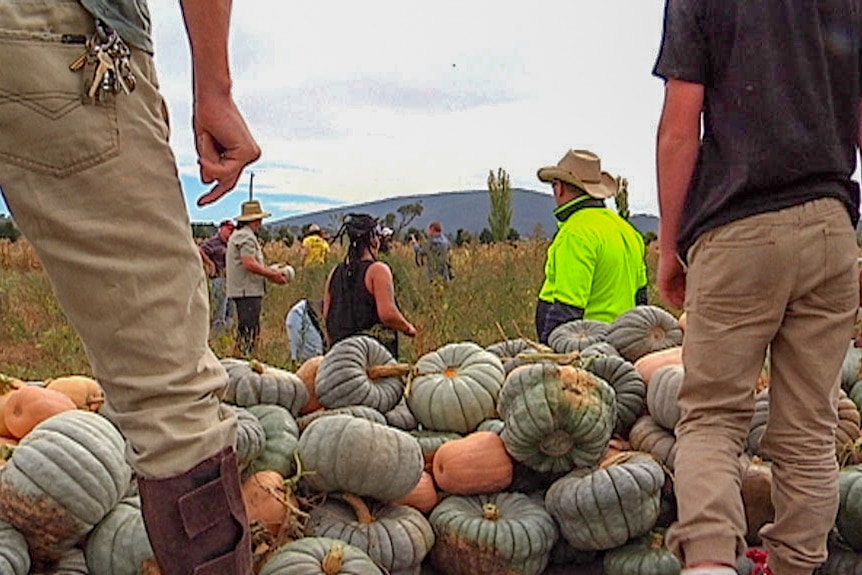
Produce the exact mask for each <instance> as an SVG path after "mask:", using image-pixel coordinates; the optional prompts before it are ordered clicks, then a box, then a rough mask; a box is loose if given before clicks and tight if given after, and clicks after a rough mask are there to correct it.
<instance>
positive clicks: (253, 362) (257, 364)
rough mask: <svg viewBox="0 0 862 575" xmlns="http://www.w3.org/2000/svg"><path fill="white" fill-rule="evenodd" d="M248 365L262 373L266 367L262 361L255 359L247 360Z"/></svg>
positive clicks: (256, 371) (254, 370)
mask: <svg viewBox="0 0 862 575" xmlns="http://www.w3.org/2000/svg"><path fill="white" fill-rule="evenodd" d="M248 366H249V367H250V368H251V370H252V371H253V372H255V373H263V372H264V370H265V369H266V365H264V363H263V362H262V361H258V360H256V359H252V360H249V362H248Z"/></svg>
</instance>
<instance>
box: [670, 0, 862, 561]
mask: <svg viewBox="0 0 862 575" xmlns="http://www.w3.org/2000/svg"><path fill="white" fill-rule="evenodd" d="M791 30H792V33H790V31H791ZM654 74H655V75H657V76H659V77H660V78H662V79H663V80H664V81H665V96H664V106H663V109H662V114H661V120H660V122H659V129H658V145H657V167H658V191H659V207H660V210H661V226H660V230H659V237H658V240H659V248H660V256H659V265H658V286H659V290H660V292H661V295H662V298H663V299H664V300H665V301H666V302H667V303H668V304H670V305H672V306H674V307H683V305H684V306H685V310H686V317H687V324H686V332H685V377H684V379H683V383H682V386H681V388H680V390H679V398H678V399H679V405H680V408H681V411H682V419H681V420H680V421H679V423H678V424H677V426H676V430H675V433H676V437H677V443H676V447H677V453H676V458H675V461H674V466H675V472H676V473H675V481H674V487H675V490H676V494H677V502H678V507H679V521H678V523H676V524H675V525H673V526H672V527H671V529H670V530H669V531H668V538H667V542H668V547H669V548H670V549H671V551H673V552H674V553H676V554H677V555H678V556H679V557H680V558H681V559H683V561H684V563H685V568H684V569H683V570H682V572H683V573H684V574H686V575H689V574H691V575H723V574H725V573H726V574H727V575H733V573H734V569H733V564H734V561H735V559H736V557H737V555H738V554H739V553H741V552H742V551H744V550H745V539H744V536H745V533H746V524H745V513H744V509H743V501H742V497H741V495H740V491H739V485H740V481H741V477H740V473H741V472H740V465H739V459H738V458H739V454H740V453H741V452H742V451H743V447H744V444H745V439H746V436H747V434H748V431H749V424H750V422H751V417H752V414H753V413H754V386H755V381H756V380H757V377H758V374H759V373H760V372H761V369H762V368H763V364H764V361H765V359H766V357H767V356H768V357H769V358H770V360H769V361H770V365H771V371H770V374H771V380H770V386H769V425H768V426H767V428H766V432H765V433H764V434H763V438H762V441H761V444H760V446H761V449H763V450H764V451H765V452H767V453H768V454H769V456H770V459H771V460H772V462H773V464H772V476H773V485H772V502H773V504H774V506H775V518H774V520H773V521H770V522H769V523H767V524H766V526H764V527H763V528H762V529H761V530H760V532H759V535H760V537H761V538H762V540H763V543H764V546H765V548H766V551H767V552H768V561H767V563H768V566H765V567H764V566H762V565H761V566H760V567H759V569H758V571H757V572H758V573H763V574H764V575H767V574H770V573H774V575H811V573H812V572H813V571H815V570H816V569H817V567H818V565H820V564H821V563H822V562H823V561H824V560H825V559H826V557H827V539H828V535H829V531H830V530H831V528H832V526H833V525H834V523H835V515H836V512H837V511H838V506H839V490H838V466H837V464H836V458H835V426H836V422H837V421H838V413H837V406H838V393H839V390H840V387H839V384H838V383H839V373H840V372H841V365H842V361H843V360H844V357H845V354H846V351H847V345H848V341H849V340H850V339H851V338H852V337H853V336H852V334H853V322H854V318H855V316H856V310H857V307H858V305H859V292H858V289H857V285H856V282H857V263H856V256H857V251H858V249H857V245H856V233H855V229H854V228H855V226H856V224H857V221H858V219H859V186H858V183H857V182H855V181H853V179H852V176H853V173H854V170H855V169H856V165H857V164H856V159H857V157H858V149H859V138H860V124H859V122H860V105H862V7H860V3H859V2H858V1H857V0H823V1H818V2H802V1H799V0H776V1H770V2H747V1H744V0H722V1H720V2H711V1H705V0H685V1H677V0H670V1H669V2H667V7H666V11H665V22H664V35H663V40H662V44H661V49H660V53H659V56H658V60H657V63H656V66H655V69H654ZM755 551H756V550H755ZM752 555H754V558H755V559H756V560H758V559H759V558H760V557H762V554H761V553H752Z"/></svg>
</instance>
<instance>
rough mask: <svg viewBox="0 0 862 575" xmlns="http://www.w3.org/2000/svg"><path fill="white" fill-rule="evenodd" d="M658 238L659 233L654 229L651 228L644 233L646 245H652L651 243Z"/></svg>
mask: <svg viewBox="0 0 862 575" xmlns="http://www.w3.org/2000/svg"><path fill="white" fill-rule="evenodd" d="M657 239H658V234H657V233H655V232H654V231H652V230H649V231H648V232H647V233H645V234H644V243H645V244H646V245H650V244H651V243H653V242H654V241H656V240H657Z"/></svg>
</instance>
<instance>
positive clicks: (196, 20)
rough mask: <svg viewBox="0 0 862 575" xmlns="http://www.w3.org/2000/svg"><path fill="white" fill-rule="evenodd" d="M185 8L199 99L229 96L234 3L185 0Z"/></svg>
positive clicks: (183, 5)
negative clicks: (231, 13) (229, 35)
mask: <svg viewBox="0 0 862 575" xmlns="http://www.w3.org/2000/svg"><path fill="white" fill-rule="evenodd" d="M181 5H182V10H183V19H184V20H185V24H186V34H187V36H188V39H189V47H190V49H191V53H192V73H193V84H194V92H195V97H196V98H201V97H206V96H207V95H214V96H222V97H223V96H226V95H229V94H230V91H231V78H230V64H229V61H228V31H229V28H230V12H231V0H181Z"/></svg>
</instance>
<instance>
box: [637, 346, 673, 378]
mask: <svg viewBox="0 0 862 575" xmlns="http://www.w3.org/2000/svg"><path fill="white" fill-rule="evenodd" d="M666 365H682V346H681V345H676V346H674V347H669V348H667V349H662V350H660V351H653V352H651V353H648V354H646V355H644V356H643V357H641V358H640V359H639V360H637V361H636V362H635V363H634V366H635V369H636V370H638V373H639V374H641V378H642V379H643V380H644V381H645V382H647V383H649V380H650V379H652V375H653V374H654V373H655V372H656V370H658V369H659V368H661V367H664V366H666Z"/></svg>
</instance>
